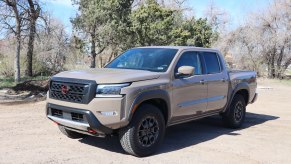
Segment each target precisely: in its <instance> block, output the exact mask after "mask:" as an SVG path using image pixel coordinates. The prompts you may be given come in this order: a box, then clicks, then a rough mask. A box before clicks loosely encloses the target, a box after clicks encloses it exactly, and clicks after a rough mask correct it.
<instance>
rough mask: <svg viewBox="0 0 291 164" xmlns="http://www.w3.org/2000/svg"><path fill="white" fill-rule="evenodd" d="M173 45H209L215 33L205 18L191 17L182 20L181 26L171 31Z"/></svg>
mask: <svg viewBox="0 0 291 164" xmlns="http://www.w3.org/2000/svg"><path fill="white" fill-rule="evenodd" d="M172 35H173V38H174V40H173V42H172V44H173V45H180V46H185V45H193V46H197V47H210V46H211V44H212V40H215V39H214V38H215V37H216V35H215V33H214V32H213V30H212V28H211V26H210V25H209V24H208V23H207V19H202V18H199V19H198V20H195V19H194V18H193V17H192V18H190V19H188V20H187V19H186V20H184V22H183V23H182V26H180V27H178V28H176V29H175V30H174V31H173V32H172Z"/></svg>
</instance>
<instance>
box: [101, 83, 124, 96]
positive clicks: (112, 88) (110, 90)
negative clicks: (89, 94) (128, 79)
mask: <svg viewBox="0 0 291 164" xmlns="http://www.w3.org/2000/svg"><path fill="white" fill-rule="evenodd" d="M129 85H130V83H123V84H108V85H107V84H106V85H97V89H96V97H122V95H121V94H120V91H121V88H123V87H127V86H129Z"/></svg>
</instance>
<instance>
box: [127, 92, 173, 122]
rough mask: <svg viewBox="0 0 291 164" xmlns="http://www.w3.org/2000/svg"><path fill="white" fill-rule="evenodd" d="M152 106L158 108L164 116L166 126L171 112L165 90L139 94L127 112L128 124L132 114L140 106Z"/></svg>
mask: <svg viewBox="0 0 291 164" xmlns="http://www.w3.org/2000/svg"><path fill="white" fill-rule="evenodd" d="M145 103H148V104H152V105H154V106H156V107H157V108H159V109H160V110H161V112H162V114H163V115H164V119H165V124H166V125H167V123H168V121H169V118H170V115H171V110H170V97H169V94H168V92H167V91H165V90H151V91H146V92H143V93H141V94H139V95H138V96H137V97H136V98H135V100H134V101H133V103H132V105H131V107H130V110H129V122H130V121H131V119H132V117H133V115H134V113H135V112H136V111H137V110H138V108H139V107H140V106H141V105H142V104H145Z"/></svg>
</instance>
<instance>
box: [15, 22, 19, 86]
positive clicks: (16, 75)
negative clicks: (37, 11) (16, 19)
mask: <svg viewBox="0 0 291 164" xmlns="http://www.w3.org/2000/svg"><path fill="white" fill-rule="evenodd" d="M16 24H17V25H16V29H17V31H16V32H17V35H16V53H15V57H14V81H15V82H16V83H18V82H19V81H20V47H21V36H20V26H19V24H18V23H16Z"/></svg>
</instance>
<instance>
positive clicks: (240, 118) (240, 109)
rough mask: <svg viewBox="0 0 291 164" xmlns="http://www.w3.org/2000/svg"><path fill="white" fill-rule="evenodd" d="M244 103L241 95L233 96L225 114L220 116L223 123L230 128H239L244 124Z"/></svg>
mask: <svg viewBox="0 0 291 164" xmlns="http://www.w3.org/2000/svg"><path fill="white" fill-rule="evenodd" d="M245 114H246V103H245V99H244V97H243V96H242V95H239V94H238V95H235V96H234V98H233V100H232V102H231V105H230V107H229V109H228V111H227V112H226V113H224V114H223V115H222V118H223V122H224V123H225V125H226V126H228V127H230V128H239V127H241V125H242V124H243V122H244V119H245Z"/></svg>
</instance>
